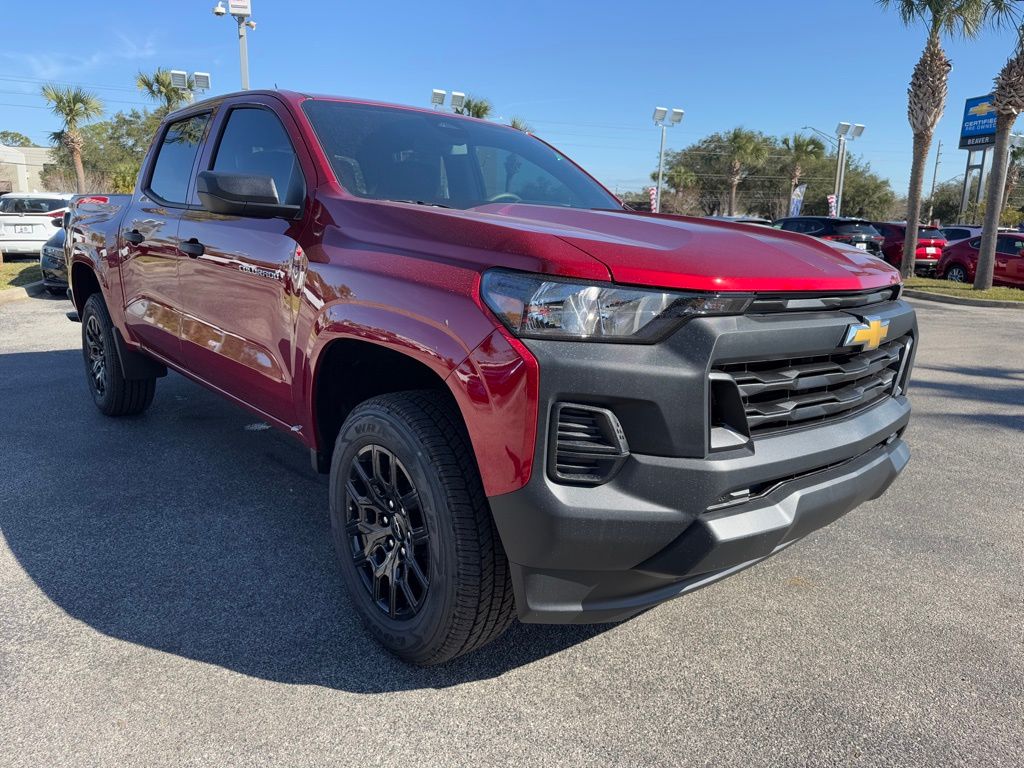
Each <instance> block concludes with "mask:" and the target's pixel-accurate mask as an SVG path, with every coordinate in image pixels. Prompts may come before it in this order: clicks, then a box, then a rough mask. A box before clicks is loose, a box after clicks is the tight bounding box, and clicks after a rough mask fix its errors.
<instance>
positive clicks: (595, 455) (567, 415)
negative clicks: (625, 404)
mask: <svg viewBox="0 0 1024 768" xmlns="http://www.w3.org/2000/svg"><path fill="white" fill-rule="evenodd" d="M550 439H551V445H550V448H549V456H548V471H549V473H550V475H551V478H552V479H553V480H558V481H561V482H570V483H580V484H586V485H599V484H601V483H605V482H607V481H608V480H610V479H611V478H612V477H613V476H614V475H615V473H616V472H617V471H618V469H619V467H620V466H621V465H622V462H623V461H625V459H626V456H628V455H629V446H627V444H626V436H625V434H624V433H623V431H622V426H621V425H620V424H619V420H618V419H617V418H615V414H614V413H612V412H611V411H610V410H608V409H607V408H598V407H595V406H591V405H578V404H575V403H556V404H555V406H554V408H553V412H552V417H551V438H550Z"/></svg>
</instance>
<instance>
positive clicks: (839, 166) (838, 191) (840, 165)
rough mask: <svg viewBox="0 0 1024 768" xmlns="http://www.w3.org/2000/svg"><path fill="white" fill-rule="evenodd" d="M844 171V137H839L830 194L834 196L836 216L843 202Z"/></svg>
mask: <svg viewBox="0 0 1024 768" xmlns="http://www.w3.org/2000/svg"><path fill="white" fill-rule="evenodd" d="M845 170H846V137H845V136H840V137H839V149H838V150H836V184H835V188H834V189H833V190H832V192H833V193H834V194H835V196H836V216H837V217H838V216H839V215H840V214H839V211H840V209H841V207H842V202H843V173H844V171H845Z"/></svg>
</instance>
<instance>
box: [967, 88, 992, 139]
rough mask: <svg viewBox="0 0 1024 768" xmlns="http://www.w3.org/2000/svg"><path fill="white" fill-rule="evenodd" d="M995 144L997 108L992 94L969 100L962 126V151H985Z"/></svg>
mask: <svg viewBox="0 0 1024 768" xmlns="http://www.w3.org/2000/svg"><path fill="white" fill-rule="evenodd" d="M995 143H996V108H995V107H993V106H992V94H989V95H988V96H975V97H974V98H973V99H968V100H967V103H966V104H964V121H963V124H962V125H961V126H960V149H984V148H985V147H988V146H990V145H992V144H995Z"/></svg>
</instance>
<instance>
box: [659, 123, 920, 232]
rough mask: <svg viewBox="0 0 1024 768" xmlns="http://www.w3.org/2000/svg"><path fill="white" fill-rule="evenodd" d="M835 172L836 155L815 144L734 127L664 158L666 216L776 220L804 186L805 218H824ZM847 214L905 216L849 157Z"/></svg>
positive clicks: (883, 184)
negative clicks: (742, 217)
mask: <svg viewBox="0 0 1024 768" xmlns="http://www.w3.org/2000/svg"><path fill="white" fill-rule="evenodd" d="M835 172H836V155H835V152H834V151H833V150H831V149H829V148H826V146H825V145H824V144H823V143H822V141H821V140H819V139H818V138H817V137H814V136H808V135H805V134H800V133H798V134H794V135H792V136H782V137H776V136H769V135H766V134H764V133H760V132H759V131H752V130H748V129H746V128H733V129H732V130H730V131H725V132H721V133H713V134H711V135H710V136H706V137H705V138H703V139H701V140H700V141H698V142H696V143H695V144H691V145H690V146H688V147H686V148H685V149H681V150H678V151H676V152H668V153H666V158H665V182H664V183H665V187H666V190H665V193H664V194H663V196H662V206H661V207H662V212H663V213H680V214H696V215H705V216H712V215H737V214H746V215H756V216H763V217H765V218H769V219H777V218H779V217H781V216H785V215H786V214H787V213H788V212H789V201H790V196H791V194H792V192H793V190H794V189H795V188H796V187H798V186H800V185H801V184H806V185H807V190H806V192H805V194H804V204H803V213H805V214H817V215H825V214H827V213H828V199H827V196H828V195H829V194H831V193H832V192H833V191H834V188H835ZM651 178H652V179H656V178H657V171H655V172H654V173H652V174H651ZM842 212H843V213H844V214H845V215H859V216H865V217H868V218H877V219H882V218H894V217H896V216H898V215H899V214H900V213H901V211H900V201H898V200H897V198H896V195H895V194H894V192H893V190H892V187H890V186H889V182H888V181H887V180H886V179H883V178H882V177H880V176H878V175H877V174H875V173H873V172H872V171H871V167H870V166H869V165H868V163H867V162H865V161H864V160H862V159H860V158H858V157H856V156H853V155H848V156H847V168H846V179H845V183H844V189H843V209H842Z"/></svg>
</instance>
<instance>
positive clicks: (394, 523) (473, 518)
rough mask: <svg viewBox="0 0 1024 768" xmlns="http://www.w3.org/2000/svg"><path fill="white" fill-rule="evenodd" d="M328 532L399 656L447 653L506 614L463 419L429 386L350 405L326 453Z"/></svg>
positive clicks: (505, 572)
mask: <svg viewBox="0 0 1024 768" xmlns="http://www.w3.org/2000/svg"><path fill="white" fill-rule="evenodd" d="M331 531H332V535H333V537H334V544H335V548H336V550H337V554H338V558H339V560H340V564H341V572H342V577H343V578H344V580H345V583H346V586H347V587H348V590H349V593H350V595H351V597H352V601H353V603H354V604H355V607H356V609H357V610H358V612H359V614H360V616H361V617H362V619H363V621H364V623H365V624H366V626H367V628H368V629H369V630H370V632H371V633H372V634H373V635H374V637H375V638H376V639H377V640H378V641H379V642H380V643H381V644H383V645H384V646H385V647H386V648H387V649H388V650H390V651H392V652H393V653H395V654H396V655H398V656H399V657H401V658H403V659H405V660H407V661H411V662H413V663H416V664H423V665H431V664H440V663H442V662H445V661H448V660H449V659H452V658H455V657H456V656H460V655H462V654H464V653H468V652H469V651H471V650H474V649H476V648H479V647H480V646H482V645H484V644H485V643H488V642H490V641H491V640H493V639H494V638H496V637H498V636H499V635H500V634H501V633H502V632H503V631H504V630H505V629H506V627H508V625H509V624H510V623H511V621H512V619H513V611H514V601H513V596H512V585H511V580H510V577H509V567H508V561H507V559H506V558H505V553H504V550H503V549H502V547H501V542H500V540H499V539H498V533H497V530H496V529H495V527H494V522H493V520H492V518H491V512H490V508H489V506H488V504H487V498H486V496H485V495H484V491H483V485H482V483H481V481H480V475H479V473H478V471H477V468H476V464H475V462H474V460H473V456H472V453H471V450H470V447H469V441H468V437H467V436H466V434H465V428H464V427H463V425H462V423H461V421H460V420H459V418H458V414H457V413H456V412H455V411H454V408H453V406H452V405H451V404H450V403H449V402H448V401H447V400H446V399H445V398H443V397H442V396H440V395H439V394H438V393H436V392H400V393H395V394H390V395H383V396H380V397H375V398H372V399H370V400H367V401H366V402H364V403H362V404H361V405H359V406H357V407H356V408H355V409H353V411H352V413H351V414H349V417H348V418H347V419H346V420H345V423H344V424H343V425H342V428H341V432H340V433H339V435H338V439H337V442H336V444H335V448H334V456H333V459H332V462H331Z"/></svg>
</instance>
